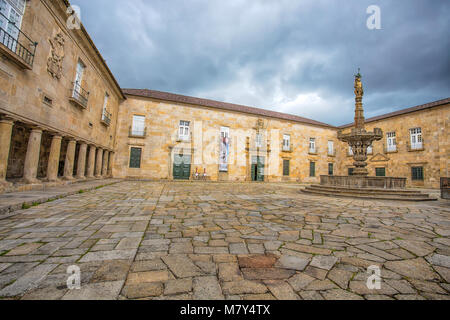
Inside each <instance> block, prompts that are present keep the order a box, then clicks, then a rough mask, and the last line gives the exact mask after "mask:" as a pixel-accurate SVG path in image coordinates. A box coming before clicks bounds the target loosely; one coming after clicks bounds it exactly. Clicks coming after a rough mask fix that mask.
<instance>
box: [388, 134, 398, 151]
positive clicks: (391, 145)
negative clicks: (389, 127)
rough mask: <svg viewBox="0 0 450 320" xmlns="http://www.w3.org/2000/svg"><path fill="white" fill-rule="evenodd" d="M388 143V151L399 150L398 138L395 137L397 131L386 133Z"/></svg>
mask: <svg viewBox="0 0 450 320" xmlns="http://www.w3.org/2000/svg"><path fill="white" fill-rule="evenodd" d="M386 139H387V141H386V143H387V148H386V151H387V152H395V151H397V139H396V137H395V132H388V133H386Z"/></svg>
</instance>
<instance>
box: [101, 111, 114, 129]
mask: <svg viewBox="0 0 450 320" xmlns="http://www.w3.org/2000/svg"><path fill="white" fill-rule="evenodd" d="M111 116H112V114H111V113H109V112H108V111H107V110H106V109H103V112H102V122H103V123H104V124H105V125H107V126H109V125H110V124H111Z"/></svg>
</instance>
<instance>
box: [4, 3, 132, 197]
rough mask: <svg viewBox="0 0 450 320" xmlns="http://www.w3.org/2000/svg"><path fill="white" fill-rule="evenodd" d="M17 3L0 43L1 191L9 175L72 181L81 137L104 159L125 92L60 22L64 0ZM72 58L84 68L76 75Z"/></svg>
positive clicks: (82, 34)
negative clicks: (13, 24)
mask: <svg viewBox="0 0 450 320" xmlns="http://www.w3.org/2000/svg"><path fill="white" fill-rule="evenodd" d="M24 4H25V9H24V13H23V18H22V23H21V28H20V30H21V33H20V34H19V36H18V38H17V40H18V41H16V40H14V41H13V42H10V43H6V42H1V43H0V49H1V50H0V54H1V56H2V59H0V117H1V119H3V120H2V121H4V125H2V126H0V130H2V131H3V132H2V133H1V134H0V137H1V139H2V141H1V143H2V144H1V146H2V148H1V149H2V151H0V153H2V155H1V156H0V161H2V162H5V163H6V164H1V165H0V167H1V168H2V169H1V170H0V192H1V191H2V190H3V191H4V190H9V189H11V187H12V185H11V182H14V183H15V184H16V186H18V185H21V184H23V183H30V182H32V183H41V182H43V181H46V180H49V181H56V177H59V178H64V179H65V180H72V179H73V173H75V174H76V169H77V166H78V163H76V161H75V160H77V159H78V158H79V157H80V152H79V150H80V146H82V145H84V144H88V145H91V146H94V147H95V148H97V149H98V150H101V152H102V155H103V154H104V153H105V150H106V151H107V152H108V154H107V156H108V157H107V158H108V160H109V152H113V148H114V143H115V138H116V124H117V115H118V109H119V104H120V102H121V101H122V100H123V99H124V98H125V97H124V96H123V93H122V91H121V89H120V87H119V86H118V84H117V82H116V80H115V79H114V77H113V75H112V74H111V72H110V71H109V69H108V67H107V66H106V64H105V63H104V61H103V59H102V57H101V56H100V54H99V53H98V51H97V49H96V47H95V45H94V44H93V43H92V40H91V39H90V37H89V35H88V34H87V33H86V31H85V30H84V28H83V27H82V26H81V28H80V29H69V28H67V26H66V25H67V24H66V21H67V20H68V17H69V16H68V14H67V13H66V10H67V6H68V2H66V1H49V0H40V1H26V2H24ZM8 5H14V2H11V3H9V2H8ZM2 32H3V31H2ZM2 34H3V33H2ZM35 42H36V43H37V45H34V43H35ZM34 48H35V49H34ZM25 49H26V50H25ZM23 52H26V54H25V55H24V54H23ZM79 63H81V64H82V65H83V66H84V71H83V72H82V77H80V78H76V75H77V65H78V64H79ZM76 79H80V80H81V81H79V83H78V84H77V85H75V81H76ZM106 95H108V100H107V103H105V96H106ZM104 106H105V107H104ZM6 122H8V123H9V124H6ZM11 136H12V139H11V138H10V137H11ZM30 136H31V138H30ZM54 137H58V138H57V139H56V140H55V142H53V138H54ZM59 138H61V139H59ZM58 139H59V140H58ZM59 145H60V147H59ZM81 150H84V149H83V148H81ZM8 151H9V152H8ZM81 156H82V157H84V155H81ZM50 158H51V159H52V160H53V161H52V164H51V165H50V168H51V172H48V166H49V159H50ZM111 159H112V158H111ZM86 161H87V160H86ZM100 164H101V165H103V162H102V161H100ZM105 166H107V163H106V164H105ZM3 167H6V168H5V169H3ZM100 172H106V171H102V170H100ZM55 173H56V177H55ZM80 173H82V172H81V170H80ZM49 175H50V176H51V177H50V178H49V177H48V176H49ZM83 176H84V173H83ZM5 179H7V180H8V182H6V181H5ZM37 179H39V180H37ZM58 180H60V179H58Z"/></svg>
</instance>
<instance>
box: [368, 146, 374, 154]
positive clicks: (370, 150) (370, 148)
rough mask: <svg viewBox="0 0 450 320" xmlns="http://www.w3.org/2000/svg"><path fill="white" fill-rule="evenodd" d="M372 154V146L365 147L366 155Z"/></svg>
mask: <svg viewBox="0 0 450 320" xmlns="http://www.w3.org/2000/svg"><path fill="white" fill-rule="evenodd" d="M372 153H373V147H372V145H370V146H368V147H367V154H372Z"/></svg>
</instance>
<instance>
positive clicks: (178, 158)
mask: <svg viewBox="0 0 450 320" xmlns="http://www.w3.org/2000/svg"><path fill="white" fill-rule="evenodd" d="M190 175H191V156H190V155H179V154H177V155H175V156H174V162H173V178H174V179H177V180H189V177H190Z"/></svg>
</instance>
